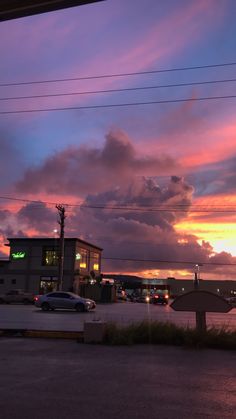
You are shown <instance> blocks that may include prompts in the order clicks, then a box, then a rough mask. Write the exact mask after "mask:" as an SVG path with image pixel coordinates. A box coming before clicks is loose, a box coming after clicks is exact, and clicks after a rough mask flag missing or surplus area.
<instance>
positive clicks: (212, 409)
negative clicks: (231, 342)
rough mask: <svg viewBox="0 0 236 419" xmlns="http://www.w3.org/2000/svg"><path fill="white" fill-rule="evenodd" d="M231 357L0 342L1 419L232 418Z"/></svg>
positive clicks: (235, 386) (235, 391)
mask: <svg viewBox="0 0 236 419" xmlns="http://www.w3.org/2000/svg"><path fill="white" fill-rule="evenodd" d="M235 377H236V353H235V352H229V351H227V352H226V351H218V350H205V349H204V350H187V349H182V348H174V347H168V346H160V345H157V346H153V345H137V346H128V347H126V346H125V347H117V346H116V347H110V346H102V345H85V344H81V343H80V344H79V343H77V342H76V341H75V340H59V341H58V340H53V339H48V340H46V339H32V338H31V339H26V338H25V339H24V338H1V339H0V390H1V391H0V394H1V396H0V412H1V418H3V419H32V418H33V419H42V418H47V419H68V418H69V419H75V418H76V419H78V418H80V419H129V418H132V419H133V418H134V419H146V418H147V417H148V419H154V418H155V419H157V418H160V419H233V418H234V417H235V411H236V380H235Z"/></svg>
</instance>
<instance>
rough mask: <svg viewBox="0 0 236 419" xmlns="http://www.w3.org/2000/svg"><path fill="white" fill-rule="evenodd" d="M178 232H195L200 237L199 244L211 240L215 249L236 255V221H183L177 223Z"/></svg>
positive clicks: (215, 250) (217, 251)
mask: <svg viewBox="0 0 236 419" xmlns="http://www.w3.org/2000/svg"><path fill="white" fill-rule="evenodd" d="M175 229H176V231H177V232H178V233H180V234H181V233H183V234H194V235H195V236H196V237H197V238H198V242H199V244H201V242H202V241H206V242H209V243H210V245H211V246H212V247H213V251H214V252H216V253H219V252H228V253H230V254H231V255H232V256H236V242H235V237H236V224H235V223H232V222H230V223H225V222H224V223H214V222H212V223H209V222H195V221H194V220H192V221H183V222H181V223H178V224H176V225H175Z"/></svg>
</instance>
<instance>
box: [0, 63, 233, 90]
mask: <svg viewBox="0 0 236 419" xmlns="http://www.w3.org/2000/svg"><path fill="white" fill-rule="evenodd" d="M234 65H236V62H231V63H219V64H208V65H198V66H189V67H176V68H166V69H158V70H147V71H134V72H127V73H116V74H101V75H94V76H81V77H70V78H61V79H48V80H31V81H23V82H9V83H0V87H7V86H22V85H29V84H43V83H58V82H68V81H78V80H92V79H103V78H112V77H126V76H138V75H144V74H158V73H168V72H174V71H189V70H199V69H205V68H217V67H229V66H234Z"/></svg>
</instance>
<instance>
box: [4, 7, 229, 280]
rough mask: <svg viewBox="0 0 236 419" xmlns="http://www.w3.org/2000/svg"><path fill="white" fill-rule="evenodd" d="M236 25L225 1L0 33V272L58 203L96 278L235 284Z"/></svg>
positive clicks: (45, 22)
mask: <svg viewBox="0 0 236 419" xmlns="http://www.w3.org/2000/svg"><path fill="white" fill-rule="evenodd" d="M235 20H236V2H235V1H234V0H224V1H221V0H198V1H195V0H178V1H177V0H165V1H164V0H163V1H162V0H161V1H156V0H118V1H117V0H107V1H103V2H98V3H93V4H90V5H84V6H80V7H73V8H70V9H66V10H60V11H57V12H51V13H45V14H42V15H37V16H31V17H26V18H21V19H16V20H12V21H6V22H2V23H0V55H1V61H0V175H1V176H0V196H1V198H0V256H1V257H2V258H3V257H6V256H7V255H8V254H7V251H8V250H7V248H6V247H4V243H6V241H7V240H6V239H7V237H22V236H25V237H27V236H33V237H43V236H50V237H53V234H54V233H53V230H54V229H55V228H58V224H57V218H58V217H57V210H56V209H55V203H62V204H64V205H65V207H66V215H67V218H66V226H65V235H66V237H80V238H82V239H84V240H87V241H89V242H92V243H94V244H97V245H98V246H100V247H102V248H103V249H104V251H103V257H104V260H103V266H102V270H103V272H104V273H108V272H114V273H130V274H137V275H142V276H147V277H157V278H158V277H159V278H165V277H167V276H175V277H176V278H192V277H193V271H194V265H195V264H202V266H201V276H202V278H205V279H236V118H235V115H236V25H235ZM166 70H168V71H166ZM105 76H106V77H105ZM107 76H109V77H107ZM65 79H66V80H65ZM68 79H69V80H68ZM45 81H47V82H45ZM30 82H31V83H30ZM39 82H40V83H39ZM173 85H174V86H173ZM177 85H178V86H177ZM167 86H168V87H167ZM144 88H146V89H144ZM132 89H133V90H132ZM108 90H110V91H109V92H108ZM117 90H119V91H117ZM88 92H91V93H88ZM95 92H96V93H95ZM75 93H78V94H75ZM79 93H80V94H79ZM50 95H51V96H50ZM60 95H61V96H60ZM25 96H28V98H23V99H22V97H25ZM32 96H34V97H32ZM39 96H41V97H39ZM42 96H43V97H42ZM229 96H230V97H229ZM212 97H217V99H209V98H212ZM10 98H11V99H10ZM13 98H14V99H13ZM16 98H18V99H16ZM207 98H208V99H207ZM186 99H187V100H186ZM148 102H149V103H148ZM150 102H152V103H150ZM160 102H162V103H160ZM163 102H164V103H163ZM108 105H109V106H108ZM117 105H120V106H117ZM19 111H20V112H19ZM22 111H23V112H22ZM7 198H8V199H7ZM31 201H36V202H31ZM97 207H102V208H97ZM124 207H126V208H124ZM115 259H122V260H115ZM123 259H127V260H123ZM145 260H146V261H145ZM158 261H159V262H158ZM230 265H231V266H230Z"/></svg>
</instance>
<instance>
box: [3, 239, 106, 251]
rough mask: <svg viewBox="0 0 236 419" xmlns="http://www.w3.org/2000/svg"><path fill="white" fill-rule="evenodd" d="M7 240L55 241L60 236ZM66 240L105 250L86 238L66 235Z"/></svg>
mask: <svg viewBox="0 0 236 419" xmlns="http://www.w3.org/2000/svg"><path fill="white" fill-rule="evenodd" d="M7 240H8V241H9V242H10V241H13V240H14V241H22V240H25V241H29V240H30V241H33V240H35V241H45V240H51V241H53V242H55V240H59V237H56V238H55V237H8V238H7ZM64 240H65V242H68V241H70V240H71V241H76V242H79V243H83V244H86V245H87V246H91V247H94V248H95V249H98V250H101V251H102V250H103V249H102V247H99V246H97V245H95V244H93V243H90V242H87V241H85V240H82V239H79V238H78V237H65V239H64ZM5 246H9V244H6V245H5Z"/></svg>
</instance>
